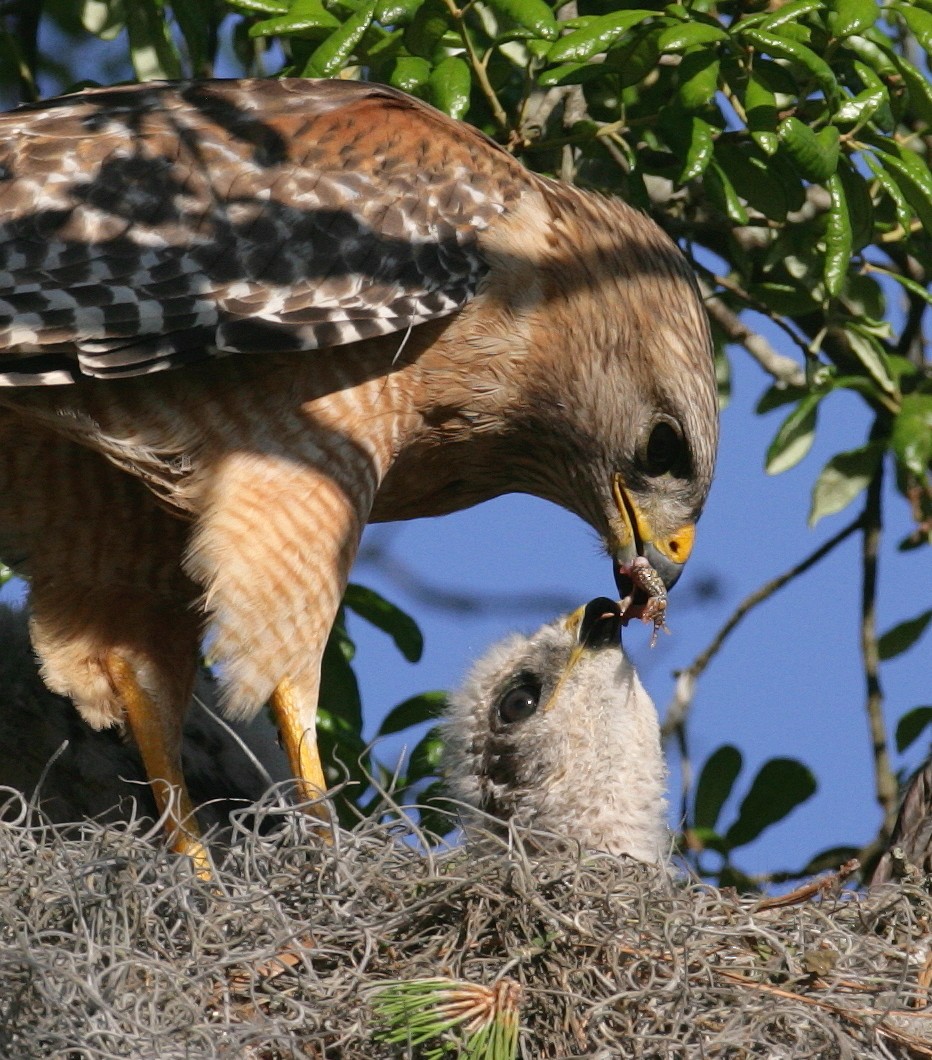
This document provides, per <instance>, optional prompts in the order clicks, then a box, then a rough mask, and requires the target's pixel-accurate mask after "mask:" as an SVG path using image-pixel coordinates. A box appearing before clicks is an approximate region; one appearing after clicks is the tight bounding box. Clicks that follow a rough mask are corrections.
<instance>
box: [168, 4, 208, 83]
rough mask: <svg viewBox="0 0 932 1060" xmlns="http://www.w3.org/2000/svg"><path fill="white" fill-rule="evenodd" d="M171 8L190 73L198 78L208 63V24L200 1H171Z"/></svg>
mask: <svg viewBox="0 0 932 1060" xmlns="http://www.w3.org/2000/svg"><path fill="white" fill-rule="evenodd" d="M171 7H172V14H173V15H174V16H175V21H176V22H177V23H178V28H179V29H180V30H181V35H182V37H184V42H185V44H186V45H187V49H188V55H189V56H190V58H191V69H192V72H193V73H194V75H195V76H198V75H199V74H201V73H202V72H203V71H204V70H206V69H207V66H208V64H209V62H210V55H209V54H208V49H209V46H210V44H209V23H208V20H207V19H206V18H205V17H204V11H203V5H202V4H201V3H200V0H172V5H171Z"/></svg>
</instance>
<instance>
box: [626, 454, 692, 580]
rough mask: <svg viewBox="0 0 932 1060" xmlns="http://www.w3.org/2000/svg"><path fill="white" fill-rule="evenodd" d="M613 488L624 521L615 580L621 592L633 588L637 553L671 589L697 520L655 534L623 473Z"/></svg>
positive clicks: (679, 570) (683, 559)
mask: <svg viewBox="0 0 932 1060" xmlns="http://www.w3.org/2000/svg"><path fill="white" fill-rule="evenodd" d="M612 492H613V494H614V496H615V503H616V505H617V506H618V514H619V515H620V516H621V523H622V532H621V535H620V540H619V542H618V546H617V548H616V550H615V584H616V585H617V586H618V592H619V593H620V594H621V595H622V596H623V597H624V596H627V595H628V594H629V593H630V592H631V588H632V586H631V579H630V578H629V577H628V574H627V569H628V567H629V566H630V565H631V563H632V561H633V560H634V558H635V557H636V556H644V557H645V559H646V560H647V562H648V563H650V565H651V566H652V567H653V568H654V570H655V571H657V573H658V574H659V575H660V577H661V578H662V579H663V584H664V585H665V586H666V587H667V588H668V589H672V588H673V586H674V585H675V584H676V581H677V579H678V578H679V576H680V574H681V573H682V572H683V565H684V564H685V563H686V560H688V559H689V554H690V552H692V549H693V541H694V539H695V536H696V527H695V524H694V523H684V524H683V526H681V527H679V529H677V530H676V531H675V532H674V533H672V534H670V535H669V536H667V537H662V538H658V537H655V536H654V533H653V530H652V529H651V526H650V523H648V521H647V519H646V518H645V517H644V514H643V513H642V512H641V510H640V509H639V508H638V506H637V505H636V504H635V503H634V501H633V500H632V499H631V495H630V494H629V493H628V491H627V490H626V489H625V487H624V483H623V482H622V480H621V476H620V475H616V476H615V478H614V480H613V482H612Z"/></svg>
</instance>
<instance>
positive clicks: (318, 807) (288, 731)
mask: <svg viewBox="0 0 932 1060" xmlns="http://www.w3.org/2000/svg"><path fill="white" fill-rule="evenodd" d="M271 703H272V710H273V711H274V712H275V718H276V720H277V721H278V730H279V732H280V733H281V738H282V743H283V744H284V745H285V753H286V754H287V755H288V764H289V765H290V766H291V772H292V773H293V775H294V776H295V778H296V779H297V781H298V795H299V797H300V798H301V800H302V802H307V803H310V805H309V806H308V807H307V812H308V813H310V814H312V815H313V816H314V817H318V818H320V820H322V821H326V822H327V823H328V824H329V823H330V816H329V814H328V813H327V810H326V808H325V807H324V806H323V805H322V803H321V799H322V798H323V796H324V795H325V794H326V793H327V781H326V780H325V779H324V767H323V765H322V764H321V761H320V751H319V749H318V747H317V731H316V729H315V728H313V727H310V728H309V727H306V725H305V715H304V713H303V711H302V710H301V697H300V696H299V695H298V692H297V690H296V689H295V687H294V685H293V684H292V683H291V682H290V681H288V680H287V679H286V680H284V681H279V683H278V685H277V686H276V688H275V691H274V692H273V693H272V698H271Z"/></svg>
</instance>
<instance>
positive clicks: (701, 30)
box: [657, 22, 728, 52]
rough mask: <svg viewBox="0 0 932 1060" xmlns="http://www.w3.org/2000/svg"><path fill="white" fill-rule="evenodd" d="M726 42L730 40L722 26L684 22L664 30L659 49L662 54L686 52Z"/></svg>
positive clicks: (658, 43)
mask: <svg viewBox="0 0 932 1060" xmlns="http://www.w3.org/2000/svg"><path fill="white" fill-rule="evenodd" d="M725 40H728V34H727V33H726V32H725V31H724V30H723V29H722V28H721V27H720V26H713V25H711V24H710V23H708V22H683V23H680V24H679V25H675V26H668V27H667V29H665V30H663V32H662V33H661V34H660V36H659V37H658V38H657V47H658V49H659V50H660V51H661V52H685V51H686V50H687V49H689V48H695V47H697V46H698V45H704V44H714V43H716V42H717V41H725Z"/></svg>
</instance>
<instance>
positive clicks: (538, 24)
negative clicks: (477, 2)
mask: <svg viewBox="0 0 932 1060" xmlns="http://www.w3.org/2000/svg"><path fill="white" fill-rule="evenodd" d="M487 2H488V5H489V7H491V8H492V9H493V10H494V11H498V12H499V14H502V15H505V16H507V17H508V18H510V19H511V20H512V21H513V22H517V24H518V25H519V26H523V27H524V28H525V29H528V30H530V31H531V32H532V33H533V34H534V36H536V37H541V38H543V39H544V40H556V38H557V34H558V32H559V28H558V26H557V20H556V19H555V18H554V17H553V12H552V11H551V10H550V8H549V7H548V6H547V4H545V3H544V0H487Z"/></svg>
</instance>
